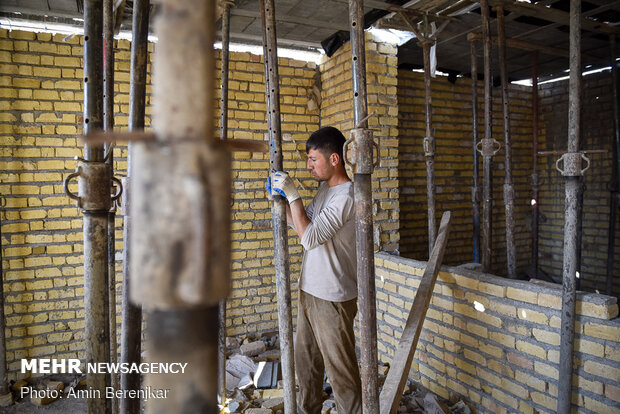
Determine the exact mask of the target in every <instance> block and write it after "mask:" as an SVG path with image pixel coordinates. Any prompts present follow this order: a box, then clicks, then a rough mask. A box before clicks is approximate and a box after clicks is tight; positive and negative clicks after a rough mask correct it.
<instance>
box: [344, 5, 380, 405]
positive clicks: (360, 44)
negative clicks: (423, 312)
mask: <svg viewBox="0 0 620 414" xmlns="http://www.w3.org/2000/svg"><path fill="white" fill-rule="evenodd" d="M349 26H350V33H351V69H352V71H353V76H352V78H353V115H354V123H355V128H354V129H352V130H351V137H350V138H349V139H348V140H347V142H346V143H345V144H344V158H345V162H346V163H347V164H349V165H350V166H351V167H352V170H353V174H354V181H353V191H354V198H355V230H356V249H357V292H358V299H357V300H358V306H359V321H360V339H361V340H360V348H361V361H360V362H361V376H362V378H361V379H362V406H363V412H364V413H365V414H377V413H379V384H378V377H377V370H378V362H377V303H376V291H375V257H374V248H373V238H372V230H373V219H372V184H371V176H372V172H373V170H374V168H375V167H376V166H377V165H378V160H379V149H378V146H377V144H376V143H375V141H374V140H373V136H372V131H371V130H370V129H368V128H367V126H368V123H367V115H368V102H367V99H366V51H365V48H366V42H365V38H364V7H363V0H349ZM348 147H351V148H350V150H351V154H352V155H351V156H350V157H349V156H348V155H347V154H348ZM373 148H376V150H377V159H376V160H374V159H373Z"/></svg>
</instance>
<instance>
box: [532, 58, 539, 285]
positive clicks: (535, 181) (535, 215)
mask: <svg viewBox="0 0 620 414" xmlns="http://www.w3.org/2000/svg"><path fill="white" fill-rule="evenodd" d="M538 193H539V177H538V53H537V52H534V53H533V54H532V270H533V272H534V278H537V277H538V219H539V207H538Z"/></svg>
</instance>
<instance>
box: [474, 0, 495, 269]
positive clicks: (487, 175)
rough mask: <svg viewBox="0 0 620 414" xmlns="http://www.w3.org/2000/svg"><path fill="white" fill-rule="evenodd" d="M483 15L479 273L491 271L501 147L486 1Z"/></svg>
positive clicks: (483, 6)
mask: <svg viewBox="0 0 620 414" xmlns="http://www.w3.org/2000/svg"><path fill="white" fill-rule="evenodd" d="M480 10H481V12H482V43H483V49H484V139H482V140H481V141H480V142H479V143H478V146H477V149H478V151H480V153H481V154H482V163H483V164H482V168H483V184H482V185H483V190H482V198H483V202H482V248H481V250H482V269H483V271H485V272H488V271H490V270H491V249H492V235H493V233H492V232H493V226H492V219H493V212H492V209H493V156H494V155H495V154H497V152H498V151H499V150H500V147H501V145H500V143H499V142H498V141H497V140H495V139H494V138H493V137H492V127H493V116H492V113H491V110H492V108H493V106H492V101H491V95H492V94H491V33H490V27H489V6H488V1H487V0H481V1H480Z"/></svg>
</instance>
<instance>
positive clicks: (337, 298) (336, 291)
mask: <svg viewBox="0 0 620 414" xmlns="http://www.w3.org/2000/svg"><path fill="white" fill-rule="evenodd" d="M306 214H307V215H308V218H309V219H310V221H311V222H310V224H309V225H308V227H307V228H306V230H305V231H304V234H303V237H302V238H301V244H302V245H303V247H304V258H303V262H302V265H301V276H300V288H301V290H303V291H304V292H306V293H309V294H311V295H313V296H316V297H318V298H320V299H323V300H328V301H331V302H344V301H347V300H350V299H353V298H355V297H357V276H356V272H357V256H356V251H355V208H354V202H353V183H352V182H347V183H344V184H340V185H336V186H334V187H329V186H328V185H327V183H325V182H322V183H321V184H320V186H319V189H318V191H317V193H316V195H315V196H314V199H313V200H312V202H310V204H309V205H308V207H307V208H306Z"/></svg>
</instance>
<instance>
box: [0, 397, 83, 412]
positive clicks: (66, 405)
mask: <svg viewBox="0 0 620 414" xmlns="http://www.w3.org/2000/svg"><path fill="white" fill-rule="evenodd" d="M0 413H7V414H30V413H37V414H38V413H45V414H82V413H83V414H86V399H85V398H61V399H59V400H56V401H54V402H52V403H51V404H49V405H44V406H41V407H37V406H36V405H34V404H32V403H31V402H30V398H27V397H26V398H24V399H23V400H19V401H17V402H16V403H15V404H13V405H12V406H10V407H0Z"/></svg>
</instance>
